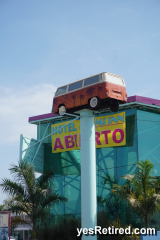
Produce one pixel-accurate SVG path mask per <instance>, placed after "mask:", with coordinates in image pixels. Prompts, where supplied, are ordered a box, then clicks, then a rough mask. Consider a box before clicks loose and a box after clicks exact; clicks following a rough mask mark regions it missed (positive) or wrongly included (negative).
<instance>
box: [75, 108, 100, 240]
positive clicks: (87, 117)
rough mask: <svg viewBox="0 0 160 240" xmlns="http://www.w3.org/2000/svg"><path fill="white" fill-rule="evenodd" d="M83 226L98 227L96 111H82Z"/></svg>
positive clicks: (88, 239)
mask: <svg viewBox="0 0 160 240" xmlns="http://www.w3.org/2000/svg"><path fill="white" fill-rule="evenodd" d="M79 113H80V130H81V131H80V132H81V226H82V228H83V229H84V228H87V229H89V228H93V229H94V228H95V226H96V225H97V193H96V145H95V117H94V111H91V110H87V109H84V110H81V111H79ZM82 239H83V240H96V239H97V236H92V235H89V236H85V235H84V234H83V237H82Z"/></svg>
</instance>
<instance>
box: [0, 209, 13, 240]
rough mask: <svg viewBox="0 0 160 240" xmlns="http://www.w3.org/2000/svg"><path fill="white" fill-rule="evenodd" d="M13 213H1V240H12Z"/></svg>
mask: <svg viewBox="0 0 160 240" xmlns="http://www.w3.org/2000/svg"><path fill="white" fill-rule="evenodd" d="M10 227H11V212H0V240H8V239H10Z"/></svg>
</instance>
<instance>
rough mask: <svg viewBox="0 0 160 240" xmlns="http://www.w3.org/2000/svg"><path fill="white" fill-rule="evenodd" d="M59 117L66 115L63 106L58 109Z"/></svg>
mask: <svg viewBox="0 0 160 240" xmlns="http://www.w3.org/2000/svg"><path fill="white" fill-rule="evenodd" d="M58 113H59V115H61V116H63V115H64V114H65V113H66V107H65V106H64V105H62V106H60V107H59V108H58Z"/></svg>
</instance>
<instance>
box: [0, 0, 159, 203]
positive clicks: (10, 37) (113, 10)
mask: <svg viewBox="0 0 160 240" xmlns="http://www.w3.org/2000/svg"><path fill="white" fill-rule="evenodd" d="M159 12H160V1H159V0H154V1H153V0H141V1H139V0H132V1H130V0H112V1H111V0H92V1H91V0H90V1H89V0H88V1H84V0H81V1H80V0H67V1H66V0H59V1H58V0H47V1H42V0H28V1H20V0H7V1H6V0H0V163H1V165H0V178H3V177H10V174H9V171H8V168H9V166H10V164H11V163H16V162H17V160H18V158H19V136H20V134H21V133H24V134H26V135H28V136H30V137H34V138H36V127H35V126H32V125H30V124H28V117H30V116H34V115H38V114H43V113H48V112H50V111H51V105H52V98H53V96H54V91H55V89H56V88H57V87H58V86H61V85H64V84H66V83H69V82H73V81H76V80H77V79H81V78H84V77H88V76H90V75H93V74H97V73H100V72H105V71H107V72H111V73H115V74H118V75H120V76H122V77H123V78H124V80H125V82H126V86H127V92H128V96H131V95H135V94H136V95H140V96H146V97H151V98H156V99H160V94H159V89H160V57H159V56H160V14H159ZM4 197H6V196H5V195H4V194H1V193H0V204H1V203H2V202H3V200H4Z"/></svg>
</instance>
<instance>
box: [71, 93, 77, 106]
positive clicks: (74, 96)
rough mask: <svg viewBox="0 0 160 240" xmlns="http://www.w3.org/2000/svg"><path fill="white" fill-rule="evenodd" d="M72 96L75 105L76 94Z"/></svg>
mask: <svg viewBox="0 0 160 240" xmlns="http://www.w3.org/2000/svg"><path fill="white" fill-rule="evenodd" d="M71 98H72V99H73V101H74V107H75V100H76V94H74V95H72V96H71Z"/></svg>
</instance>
